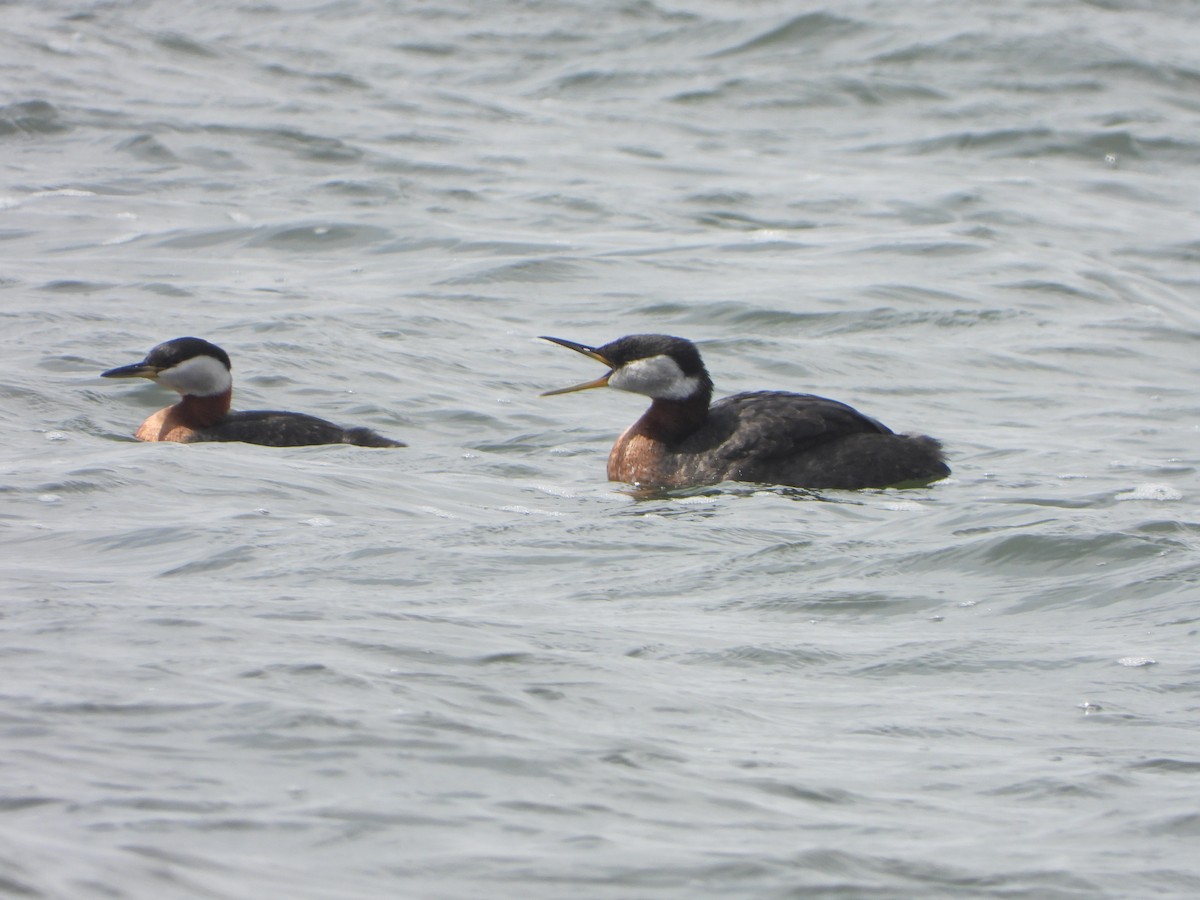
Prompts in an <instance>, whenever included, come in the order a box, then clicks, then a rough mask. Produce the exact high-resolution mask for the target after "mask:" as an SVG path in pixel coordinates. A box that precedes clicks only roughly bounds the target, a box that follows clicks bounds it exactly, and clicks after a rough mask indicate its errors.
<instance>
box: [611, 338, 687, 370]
mask: <svg viewBox="0 0 1200 900" xmlns="http://www.w3.org/2000/svg"><path fill="white" fill-rule="evenodd" d="M596 352H597V353H599V354H600V355H601V356H603V357H604V358H605V359H607V360H608V361H609V362H611V363H612V364H613V365H614V366H623V365H625V364H626V363H631V362H633V361H634V360H635V359H647V358H649V357H651V356H669V357H671V359H673V360H675V362H676V364H677V365H678V366H679V368H680V369H681V370H682V371H683V374H684V375H699V374H701V373H702V372H704V362H703V361H702V360H701V359H700V351H699V350H697V349H696V345H695V344H693V343H692V342H691V341H689V340H687V339H686V338H681V337H673V336H671V335H669V334H630V335H627V336H625V337H623V338H617V339H616V340H615V341H612V342H611V343H608V344H605V345H604V346H603V347H597V348H596Z"/></svg>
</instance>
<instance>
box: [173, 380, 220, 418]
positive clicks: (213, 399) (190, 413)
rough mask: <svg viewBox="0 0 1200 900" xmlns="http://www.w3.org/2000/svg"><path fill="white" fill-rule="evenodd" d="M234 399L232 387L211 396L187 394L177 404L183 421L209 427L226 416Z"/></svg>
mask: <svg viewBox="0 0 1200 900" xmlns="http://www.w3.org/2000/svg"><path fill="white" fill-rule="evenodd" d="M232 401H233V388H232V387H230V388H229V389H228V390H225V391H222V392H221V393H219V394H213V395H211V396H209V397H197V396H196V395H195V394H185V395H184V397H183V399H182V400H180V401H179V402H178V403H177V404H175V406H176V408H177V409H178V410H179V415H180V418H181V420H182V421H184V422H186V423H187V424H188V425H190V426H191V427H193V428H208V427H210V426H212V425H216V424H217V423H218V422H220V421H221V420H222V419H223V418H225V415H226V414H227V413H228V412H229V406H230V404H231V403H232Z"/></svg>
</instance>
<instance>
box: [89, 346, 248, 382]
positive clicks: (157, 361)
mask: <svg viewBox="0 0 1200 900" xmlns="http://www.w3.org/2000/svg"><path fill="white" fill-rule="evenodd" d="M230 368H231V366H230V364H229V354H227V353H226V352H225V351H224V350H222V349H221V348H220V347H218V346H217V345H216V344H210V343H209V342H208V341H205V340H201V339H200V338H194V337H181V338H175V339H174V340H171V341H165V342H163V343H161V344H159V345H158V346H157V347H155V348H154V349H152V350H151V351H150V352H149V353H147V354H146V358H145V359H144V360H142V361H141V362H140V363H134V364H133V365H130V366H121V367H119V368H116V369H109V370H108V371H107V372H103V373H101V375H102V377H104V378H149V379H150V380H151V381H157V382H158V383H159V384H161V385H163V386H164V387H169V388H171V389H172V390H175V391H178V392H179V393H180V394H182V395H184V396H185V397H187V396H193V397H213V396H216V395H218V394H223V393H225V392H226V391H228V390H230V388H231V387H232V385H233V378H232V376H231V375H230V374H229V372H230Z"/></svg>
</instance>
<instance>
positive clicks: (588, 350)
mask: <svg viewBox="0 0 1200 900" xmlns="http://www.w3.org/2000/svg"><path fill="white" fill-rule="evenodd" d="M542 340H543V341H552V342H553V343H555V344H560V345H562V346H563V347H566V348H567V349H569V350H574V351H575V352H576V353H582V354H583V355H584V356H587V357H589V358H591V359H594V360H596V362H599V363H604V365H606V366H608V367H609V371H608V372H605V373H604V374H603V375H602V376H600V377H599V378H597V379H596V380H595V381H585V382H584V383H583V384H575V385H572V386H571V387H565V388H558V390H554V391H544V392H543V393H542V395H541V396H543V397H553V396H554V395H555V394H570V393H573V392H575V391H586V390H588V389H590V388H600V387H607V386H608V379H609V378H610V377H611V376H612V371H611V370H612V363H611V362H609V361H608V360H607V359H605V358H604V357H603V356H601V355H600V354H599V353H598V352H597V351H596V348H595V347H589V346H587V345H586V344H577V343H575V341H568V340H566V339H565V338H556V337H547V336H546V335H542Z"/></svg>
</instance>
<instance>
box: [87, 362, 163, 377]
mask: <svg viewBox="0 0 1200 900" xmlns="http://www.w3.org/2000/svg"><path fill="white" fill-rule="evenodd" d="M159 371H161V370H160V369H159V368H158V367H157V366H149V365H146V363H144V362H140V363H134V364H133V365H131V366H118V367H117V368H115V369H109V370H108V371H107V372H101V373H100V377H101V378H149V379H152V380H153V379H155V378H157V377H158V373H159Z"/></svg>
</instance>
